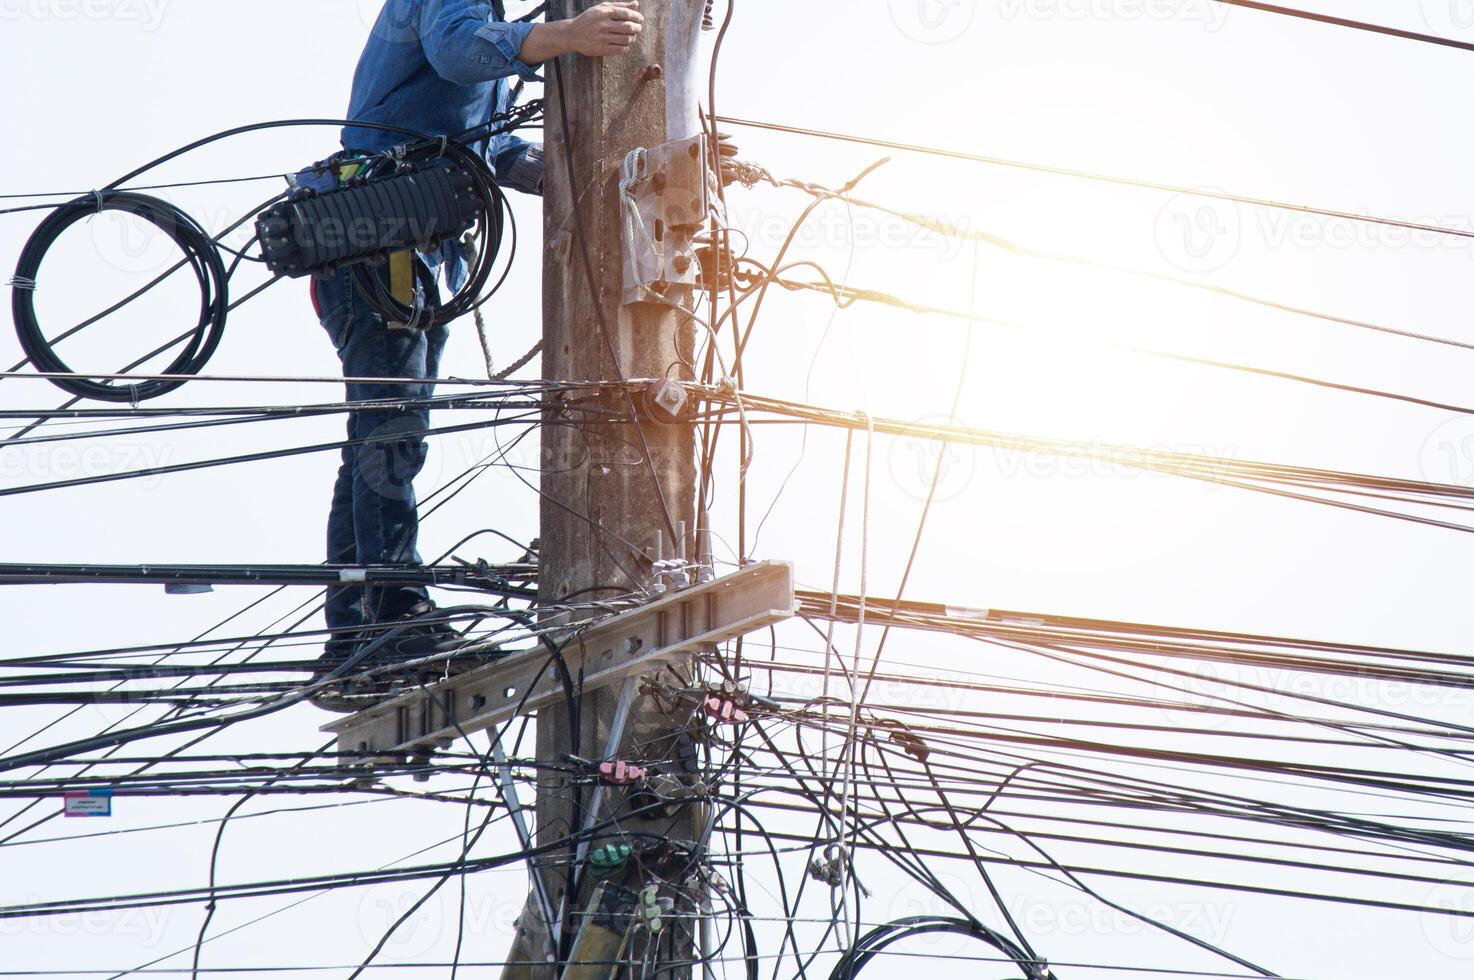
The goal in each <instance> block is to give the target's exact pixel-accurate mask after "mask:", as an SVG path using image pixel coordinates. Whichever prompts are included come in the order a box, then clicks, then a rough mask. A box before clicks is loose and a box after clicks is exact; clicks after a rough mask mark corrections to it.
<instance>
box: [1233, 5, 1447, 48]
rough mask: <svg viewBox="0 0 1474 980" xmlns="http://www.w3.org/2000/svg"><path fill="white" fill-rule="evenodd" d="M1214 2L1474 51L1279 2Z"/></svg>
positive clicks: (1428, 36)
mask: <svg viewBox="0 0 1474 980" xmlns="http://www.w3.org/2000/svg"><path fill="white" fill-rule="evenodd" d="M1214 2H1216V3H1221V4H1223V5H1224V6H1227V7H1244V8H1247V9H1249V10H1259V11H1263V12H1264V13H1267V14H1280V15H1282V16H1285V17H1294V18H1297V19H1299V20H1309V21H1315V22H1316V23H1320V24H1331V25H1333V26H1335V27H1349V28H1351V29H1352V30H1357V31H1367V32H1370V33H1372V34H1384V35H1386V36H1388V37H1399V38H1403V39H1405V40H1408V41H1421V42H1422V43H1424V44H1436V45H1441V46H1443V47H1448V48H1458V49H1460V50H1461V51H1474V42H1469V41H1457V40H1454V39H1453V38H1449V37H1441V36H1439V35H1437V34H1420V33H1418V32H1417V31H1404V30H1401V29H1399V28H1396V27H1384V26H1383V25H1381V24H1369V23H1367V22H1366V21H1361V20H1350V19H1348V18H1345V17H1332V16H1331V15H1330V14H1320V13H1316V12H1315V11H1312V10H1300V9H1298V8H1296V7H1282V6H1280V5H1279V4H1273V3H1261V2H1259V0H1214Z"/></svg>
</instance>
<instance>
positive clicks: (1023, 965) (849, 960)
mask: <svg viewBox="0 0 1474 980" xmlns="http://www.w3.org/2000/svg"><path fill="white" fill-rule="evenodd" d="M934 932H950V933H955V934H956V935H959V936H969V937H971V938H973V939H977V940H979V941H981V942H984V943H987V944H988V945H989V946H992V947H993V948H994V949H996V950H998V951H999V952H1001V953H1002V954H1003V955H1005V956H1007V957H1008V958H1009V959H1011V960H1013V961H1014V963H1016V964H1017V965H1018V967H1019V969H1020V970H1022V971H1023V973H1024V976H1025V977H1027V978H1029V980H1052V978H1053V976H1054V974H1053V973H1051V972H1050V971H1049V969H1048V967H1046V966H1044V965H1043V964H1042V963H1040V962H1038V961H1037V960H1033V959H1031V958H1030V957H1029V955H1028V954H1027V953H1025V952H1024V951H1023V950H1021V949H1019V948H1018V947H1017V946H1015V945H1014V944H1013V943H1012V942H1011V941H1010V940H1009V939H1008V938H1007V937H1006V936H1002V935H1000V934H998V933H996V932H994V931H993V930H991V929H989V928H987V927H986V926H980V925H977V924H976V923H973V922H969V921H967V920H966V919H954V918H949V917H947V916H940V915H915V916H910V917H908V918H904V919H897V920H896V921H894V922H887V923H886V924H885V925H882V926H876V927H875V928H874V929H871V930H870V931H869V932H867V933H865V935H863V936H861V937H860V938H859V939H857V940H856V941H855V945H854V946H852V947H851V948H850V950H849V952H847V953H845V955H844V958H843V959H841V960H840V961H839V962H838V963H837V964H835V967H834V972H832V973H830V974H829V980H853V978H854V977H855V976H857V975H858V974H859V972H860V971H861V970H863V969H864V968H865V967H866V966H868V965H869V963H870V961H871V960H873V959H874V958H875V957H877V956H879V955H880V954H881V953H882V952H883V951H884V950H885V948H886V947H887V946H889V945H891V944H892V943H896V942H900V941H901V940H902V939H907V938H909V937H911V936H921V935H926V934H928V933H934Z"/></svg>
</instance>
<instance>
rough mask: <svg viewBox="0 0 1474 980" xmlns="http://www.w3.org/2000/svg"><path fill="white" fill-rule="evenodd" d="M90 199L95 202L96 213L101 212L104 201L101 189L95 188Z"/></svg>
mask: <svg viewBox="0 0 1474 980" xmlns="http://www.w3.org/2000/svg"><path fill="white" fill-rule="evenodd" d="M92 199H93V200H94V201H96V202H97V213H98V214H102V209H103V203H104V202H103V199H102V191H97V190H95V191H93V192H92Z"/></svg>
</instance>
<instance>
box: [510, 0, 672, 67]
mask: <svg viewBox="0 0 1474 980" xmlns="http://www.w3.org/2000/svg"><path fill="white" fill-rule="evenodd" d="M639 6H640V2H639V0H622V2H617V3H600V4H595V5H594V6H592V7H590V8H589V9H588V10H585V11H584V12H583V13H581V14H579V15H578V16H577V17H574V18H573V19H572V20H555V21H549V22H548V23H546V24H538V25H536V26H535V27H534V28H533V29H532V33H531V34H529V35H528V36H527V40H526V41H524V42H523V43H522V50H521V52H520V54H519V57H520V58H521V59H522V60H523V61H527V62H531V63H532V64H541V63H542V62H544V61H547V60H549V59H550V58H556V57H558V56H559V55H563V54H582V55H587V56H588V57H590V58H602V57H604V56H606V55H611V54H622V53H624V52H625V51H626V50H627V49H629V48H630V47H631V46H632V45H633V44H634V43H635V41H636V40H637V39H638V38H639V36H640V32H641V31H643V30H644V29H645V16H644V15H643V14H641V13H640V11H639Z"/></svg>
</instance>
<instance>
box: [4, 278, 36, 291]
mask: <svg viewBox="0 0 1474 980" xmlns="http://www.w3.org/2000/svg"><path fill="white" fill-rule="evenodd" d="M5 285H7V286H9V287H11V288H12V289H24V290H26V291H27V292H32V293H34V292H35V291H36V280H34V279H31V278H28V277H26V276H12V277H11V278H10V279H9V280H8V281H7V282H6V283H5Z"/></svg>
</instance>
